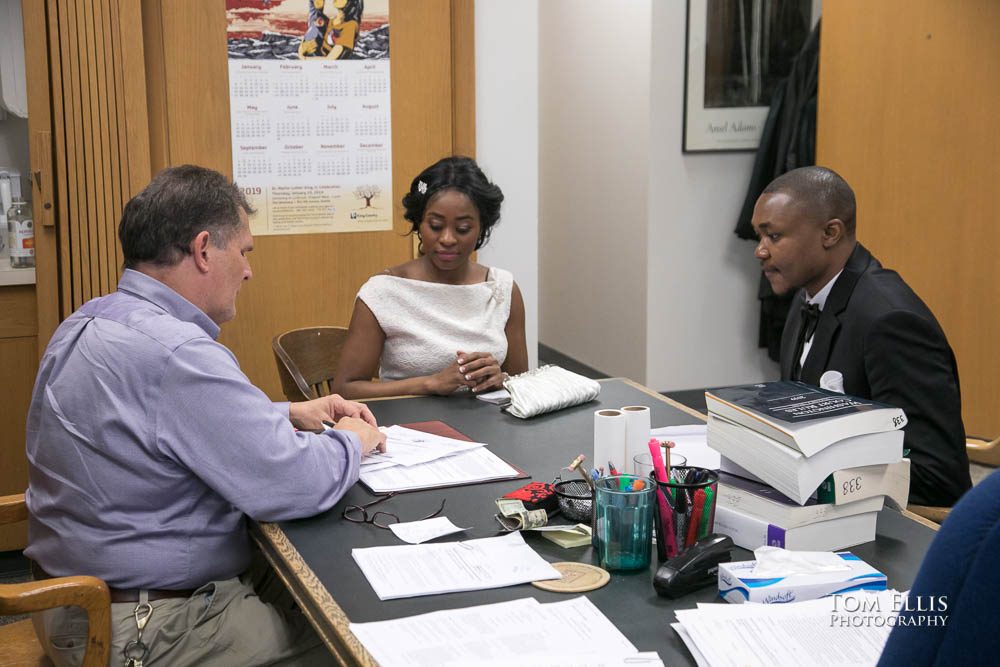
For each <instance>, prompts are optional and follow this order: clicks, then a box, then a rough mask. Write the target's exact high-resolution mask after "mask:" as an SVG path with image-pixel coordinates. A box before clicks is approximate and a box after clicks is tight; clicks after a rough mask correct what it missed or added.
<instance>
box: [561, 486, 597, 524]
mask: <svg viewBox="0 0 1000 667" xmlns="http://www.w3.org/2000/svg"><path fill="white" fill-rule="evenodd" d="M553 490H554V491H555V492H556V496H558V497H559V511H560V512H562V514H563V516H564V517H566V518H567V519H570V520H571V521H590V515H591V513H592V512H593V511H594V496H593V494H592V493H591V491H590V485H589V484H587V483H586V482H584V481H583V480H582V479H579V480H578V479H571V480H567V481H564V482H556V484H555V486H554V487H553Z"/></svg>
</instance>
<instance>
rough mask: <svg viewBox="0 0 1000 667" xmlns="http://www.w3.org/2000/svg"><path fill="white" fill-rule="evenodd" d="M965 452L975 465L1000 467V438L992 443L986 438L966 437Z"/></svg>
mask: <svg viewBox="0 0 1000 667" xmlns="http://www.w3.org/2000/svg"><path fill="white" fill-rule="evenodd" d="M965 451H966V452H967V453H968V454H969V460H970V461H972V462H973V463H978V464H980V465H984V466H991V467H993V468H996V467H998V466H1000V438H996V439H995V440H992V441H990V440H987V439H986V438H977V437H975V436H966V438H965Z"/></svg>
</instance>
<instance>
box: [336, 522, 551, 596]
mask: <svg viewBox="0 0 1000 667" xmlns="http://www.w3.org/2000/svg"><path fill="white" fill-rule="evenodd" d="M351 555H352V556H353V557H354V561H355V562H356V563H357V564H358V567H360V568H361V571H362V572H364V574H365V577H367V578H368V583H369V584H371V586H372V588H373V589H375V593H376V594H377V595H378V597H379V599H380V600H392V599H395V598H408V597H415V596H418V595H437V594H438V593H454V592H458V591H478V590H482V589H485V588H502V587H504V586H513V585H515V584H526V583H528V582H531V581H541V580H543V579H560V578H561V577H562V575H560V574H559V572H558V571H557V570H556V569H555V568H554V567H552V566H551V565H549V564H548V563H546V562H545V561H544V560H542V558H541V556H539V555H538V554H536V553H535V551H534V550H533V549H532V548H531V547H529V546H528V545H527V544H525V542H524V538H522V537H521V533H519V532H515V533H509V534H507V535H504V536H503V537H485V538H482V539H478V540H468V541H465V542H446V543H442V544H414V545H402V546H392V547H369V548H367V549H353V550H351Z"/></svg>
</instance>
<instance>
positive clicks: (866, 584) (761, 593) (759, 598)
mask: <svg viewBox="0 0 1000 667" xmlns="http://www.w3.org/2000/svg"><path fill="white" fill-rule="evenodd" d="M837 555H838V556H840V557H841V558H843V559H844V562H845V563H846V564H847V565H849V566H850V568H851V569H850V570H842V571H840V572H820V573H816V574H793V575H789V576H787V577H767V578H758V577H754V576H753V568H754V566H755V565H756V564H757V561H755V560H744V561H738V562H735V563H721V564H720V565H719V597H721V598H723V599H724V600H726V601H728V602H733V603H741V602H762V603H765V604H774V603H778V602H800V601H802V600H815V599H816V598H822V597H827V596H829V595H834V594H836V593H847V592H849V591H858V590H868V591H884V590H885V587H886V586H885V584H886V582H885V575H884V574H882V573H881V572H879V571H878V570H876V569H875V568H873V567H872V566H871V565H869V564H868V563H866V562H864V561H863V560H861V559H860V558H858V557H857V556H855V555H854V554H852V553H851V552H850V551H843V552H839V553H838V554H837Z"/></svg>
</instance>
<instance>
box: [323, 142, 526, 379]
mask: <svg viewBox="0 0 1000 667" xmlns="http://www.w3.org/2000/svg"><path fill="white" fill-rule="evenodd" d="M502 201H503V193H502V192H501V191H500V188H498V187H497V186H496V185H494V184H493V183H491V182H490V181H489V180H488V179H487V178H486V176H485V175H484V174H483V172H482V170H480V169H479V166H478V165H477V164H476V163H475V161H474V160H472V159H470V158H466V157H449V158H445V159H443V160H440V161H439V162H436V163H435V164H433V165H431V166H430V167H428V168H427V169H425V170H424V171H423V172H421V173H420V175H418V176H417V177H416V178H415V179H413V182H412V183H411V185H410V191H409V192H408V193H407V194H406V196H404V197H403V206H404V208H405V209H406V213H405V217H406V219H407V220H409V221H410V223H411V225H412V226H413V232H414V233H416V235H417V237H418V238H419V239H420V244H419V251H420V256H419V257H417V258H416V259H413V260H411V261H409V262H406V263H404V264H400V265H399V266H394V267H392V268H389V269H386V270H385V271H383V272H382V273H380V274H378V275H375V276H373V277H371V278H370V279H369V280H368V282H366V283H365V284H364V285H362V287H361V289H360V290H359V292H358V298H357V299H356V300H355V302H354V313H353V315H352V316H351V324H350V330H349V332H348V334H347V341H346V342H345V343H344V348H343V351H342V352H341V357H340V362H339V364H338V367H337V376H336V379H335V382H334V390H335V391H336V392H337V393H339V394H341V395H342V396H344V397H347V398H368V397H375V396H398V395H401V394H442V395H443V394H451V393H453V392H455V391H458V390H463V391H464V390H471V391H472V392H475V393H480V392H483V391H490V390H493V389H498V388H500V386H501V384H502V382H503V379H504V376H505V374H507V373H509V374H512V375H513V374H517V373H523V372H524V371H526V370H527V369H528V350H527V346H526V344H525V335H524V300H523V299H522V297H521V291H520V290H519V289H518V287H517V284H516V283H515V282H514V278H513V276H512V275H511V274H510V272H509V271H505V270H503V269H498V268H495V267H492V268H491V267H486V266H482V265H481V264H478V263H476V262H474V261H472V259H471V256H472V253H473V251H475V250H478V249H479V248H480V247H482V246H483V244H484V243H486V241H487V240H488V239H489V236H490V232H491V231H492V228H493V226H494V225H495V224H496V223H497V221H498V220H499V218H500V204H501V202H502ZM376 370H377V374H378V377H379V378H380V381H379V382H373V381H372V380H371V378H372V377H373V376H375V375H376Z"/></svg>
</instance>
